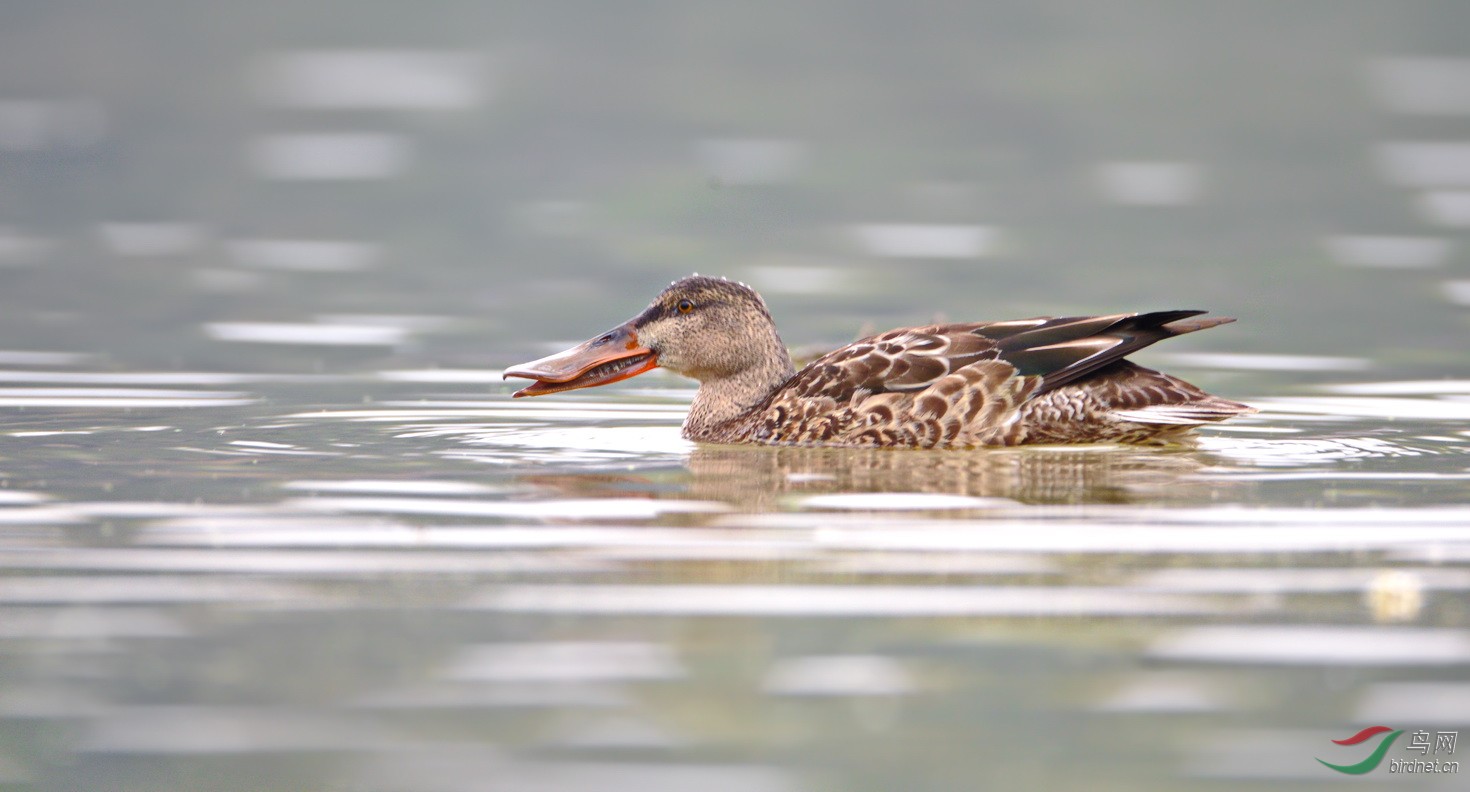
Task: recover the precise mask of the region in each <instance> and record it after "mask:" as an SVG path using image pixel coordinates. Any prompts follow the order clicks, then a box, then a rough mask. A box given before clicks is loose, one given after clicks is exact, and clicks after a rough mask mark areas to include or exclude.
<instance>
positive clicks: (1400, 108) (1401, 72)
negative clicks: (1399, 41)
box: [1368, 56, 1470, 116]
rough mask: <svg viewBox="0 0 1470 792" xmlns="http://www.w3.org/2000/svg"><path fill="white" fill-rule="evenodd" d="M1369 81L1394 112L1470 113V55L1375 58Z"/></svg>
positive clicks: (1375, 93) (1369, 70)
mask: <svg viewBox="0 0 1470 792" xmlns="http://www.w3.org/2000/svg"><path fill="white" fill-rule="evenodd" d="M1368 85H1369V87H1370V88H1371V89H1372V93H1373V98H1374V99H1375V100H1377V101H1378V102H1379V103H1380V104H1382V105H1383V106H1384V108H1386V109H1388V110H1390V111H1392V112H1396V113H1410V114H1414V115H1436V116H1439V115H1448V116H1454V115H1470V58H1444V57H1435V58H1430V57H1422V56H1420V57H1393V58H1375V59H1373V60H1372V61H1369V63H1368Z"/></svg>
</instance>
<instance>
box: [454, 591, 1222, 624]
mask: <svg viewBox="0 0 1470 792" xmlns="http://www.w3.org/2000/svg"><path fill="white" fill-rule="evenodd" d="M466 607H468V608H470V609H472V610H491V611H509V612H515V613H578V614H588V615H591V614H605V615H630V614H642V615H662V616H694V615H700V616H784V617H801V616H829V617H849V618H850V617H864V616H1182V615H1201V614H1214V613H1224V612H1230V611H1236V610H1241V609H1242V608H1241V606H1239V605H1233V604H1230V603H1227V602H1225V601H1223V600H1219V599H1212V598H1206V597H1192V596H1178V595H1173V594H1160V593H1155V592H1136V591H1128V590H1126V589H1116V588H1105V587H1096V588H1093V587H1082V586H1057V587H1048V588H1040V587H1026V586H984V587H979V586H879V585H865V586H857V585H854V586H829V585H805V586H782V585H647V586H645V585H586V586H564V585H553V584H547V585H535V584H526V585H508V586H498V587H495V588H491V589H487V590H486V591H484V592H483V593H481V594H480V595H478V596H476V597H474V598H472V599H471V600H469V601H468V602H467V603H466Z"/></svg>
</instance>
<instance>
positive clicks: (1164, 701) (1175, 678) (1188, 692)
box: [1093, 671, 1241, 713]
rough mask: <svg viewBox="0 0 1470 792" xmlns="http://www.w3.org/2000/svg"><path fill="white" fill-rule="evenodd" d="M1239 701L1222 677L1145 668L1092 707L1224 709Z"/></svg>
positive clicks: (1180, 710) (1178, 710) (1111, 709)
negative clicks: (1145, 669) (1146, 669)
mask: <svg viewBox="0 0 1470 792" xmlns="http://www.w3.org/2000/svg"><path fill="white" fill-rule="evenodd" d="M1240 703H1241V702H1240V701H1239V699H1238V697H1237V696H1235V695H1234V691H1231V690H1230V689H1228V688H1227V687H1226V686H1225V685H1224V684H1223V679H1221V678H1219V677H1215V676H1212V675H1209V674H1203V673H1196V672H1189V671H1142V672H1139V673H1136V674H1133V675H1131V676H1129V677H1128V678H1127V679H1126V680H1124V682H1123V684H1122V685H1120V686H1119V687H1118V689H1116V690H1113V691H1112V692H1110V693H1109V694H1108V695H1106V696H1105V697H1103V698H1102V700H1100V701H1099V702H1097V704H1095V705H1093V709H1095V710H1098V711H1100V712H1168V713H1185V712H1222V711H1225V710H1230V709H1234V708H1236V707H1238V706H1239V705H1240Z"/></svg>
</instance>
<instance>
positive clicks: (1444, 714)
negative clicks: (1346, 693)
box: [1353, 681, 1470, 727]
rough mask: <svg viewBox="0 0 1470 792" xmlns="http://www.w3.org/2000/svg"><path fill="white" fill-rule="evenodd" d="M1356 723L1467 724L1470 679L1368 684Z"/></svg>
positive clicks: (1469, 723) (1468, 717)
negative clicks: (1467, 680)
mask: <svg viewBox="0 0 1470 792" xmlns="http://www.w3.org/2000/svg"><path fill="white" fill-rule="evenodd" d="M1353 721H1354V722H1355V723H1380V722H1386V723H1412V724H1414V725H1415V726H1419V727H1423V726H1462V727H1463V726H1470V682H1464V681H1455V682H1447V681H1446V682H1381V683H1378V684H1375V685H1370V686H1368V688H1367V690H1365V691H1363V695H1362V697H1361V698H1360V699H1359V701H1358V706H1357V708H1356V710H1355V711H1354V714H1353Z"/></svg>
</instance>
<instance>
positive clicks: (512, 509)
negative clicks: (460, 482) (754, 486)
mask: <svg viewBox="0 0 1470 792" xmlns="http://www.w3.org/2000/svg"><path fill="white" fill-rule="evenodd" d="M285 505H286V506H288V507H293V508H299V509H303V510H310V511H335V512H363V513H368V514H421V515H435V516H449V517H509V518H518V519H532V520H534V519H581V520H620V519H621V520H628V519H634V520H636V519H645V520H646V519H652V518H654V517H657V516H659V515H660V514H668V513H671V512H677V513H691V512H724V511H729V510H730V506H729V505H727V504H724V503H718V502H715V501H684V500H669V499H664V500H656V499H653V498H586V499H582V500H536V501H506V500H437V499H433V498H387V497H384V498H292V499H290V500H287V501H286V503H285Z"/></svg>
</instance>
